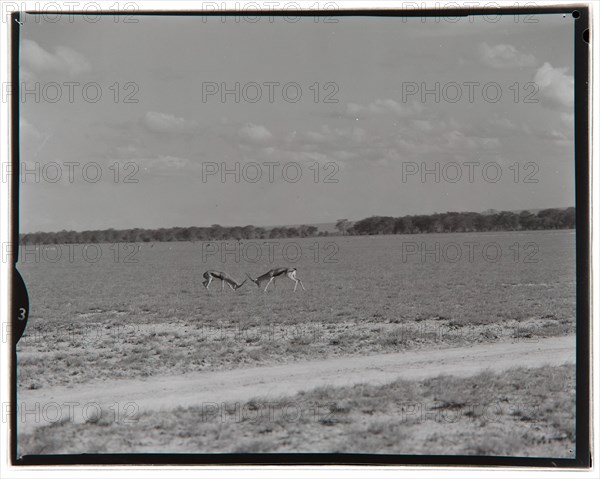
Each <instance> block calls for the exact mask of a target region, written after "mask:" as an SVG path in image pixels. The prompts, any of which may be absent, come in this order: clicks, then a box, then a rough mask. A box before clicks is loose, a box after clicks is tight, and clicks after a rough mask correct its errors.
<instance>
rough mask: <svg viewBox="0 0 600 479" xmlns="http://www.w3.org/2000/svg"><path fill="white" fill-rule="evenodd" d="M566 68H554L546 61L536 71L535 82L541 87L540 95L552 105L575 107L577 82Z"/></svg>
mask: <svg viewBox="0 0 600 479" xmlns="http://www.w3.org/2000/svg"><path fill="white" fill-rule="evenodd" d="M566 72H567V69H566V68H554V67H553V66H552V65H550V63H548V62H546V63H544V64H543V65H542V66H541V67H540V68H539V69H538V71H537V72H536V74H535V77H534V82H535V83H536V84H537V85H538V87H539V88H540V96H541V97H542V99H544V100H546V101H547V102H548V104H550V105H551V106H559V107H564V108H573V101H574V98H573V97H574V93H575V82H574V79H573V76H572V75H568V74H567V73H566Z"/></svg>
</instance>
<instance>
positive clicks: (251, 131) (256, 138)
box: [238, 123, 273, 143]
mask: <svg viewBox="0 0 600 479" xmlns="http://www.w3.org/2000/svg"><path fill="white" fill-rule="evenodd" d="M238 134H239V136H240V137H242V138H244V139H245V140H249V141H251V142H254V143H263V142H265V141H268V140H270V139H271V138H272V137H273V135H272V134H271V132H270V131H269V130H267V128H265V127H264V126H262V125H255V124H253V123H248V124H247V125H245V126H243V127H242V128H240V130H239V132H238Z"/></svg>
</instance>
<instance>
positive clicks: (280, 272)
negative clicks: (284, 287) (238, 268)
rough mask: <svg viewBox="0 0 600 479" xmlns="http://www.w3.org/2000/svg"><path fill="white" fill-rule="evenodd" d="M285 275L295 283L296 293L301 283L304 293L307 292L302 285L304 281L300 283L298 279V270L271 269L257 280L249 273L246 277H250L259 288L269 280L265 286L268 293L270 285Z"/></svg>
mask: <svg viewBox="0 0 600 479" xmlns="http://www.w3.org/2000/svg"><path fill="white" fill-rule="evenodd" d="M284 275H285V276H287V277H288V278H289V279H291V280H292V281H295V284H294V291H296V288H297V287H298V283H300V286H302V289H303V290H304V291H306V288H305V287H304V285H303V284H302V281H300V279H298V278H297V277H296V268H276V269H270V270H269V271H267V272H266V273H265V274H263V275H260V276H259V277H258V278H256V279H252V277H251V276H250V275H249V274H248V273H246V276H248V278H249V279H250V281H252V282H253V283H254V284H255V285H256V286H258V287H259V288H260V284H261V283H262V282H263V281H267V280H269V282H268V283H267V285H266V286H265V291H267V288H268V287H269V285H270V284H271V283H272V282H273V280H274V279H275V278H278V277H280V276H284Z"/></svg>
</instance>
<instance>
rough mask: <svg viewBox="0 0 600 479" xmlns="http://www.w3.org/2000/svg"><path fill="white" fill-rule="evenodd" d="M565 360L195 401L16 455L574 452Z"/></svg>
mask: <svg viewBox="0 0 600 479" xmlns="http://www.w3.org/2000/svg"><path fill="white" fill-rule="evenodd" d="M574 372H575V368H574V366H573V365H564V366H560V367H544V368H535V369H526V368H517V369H511V370H509V371H506V372H504V373H500V374H492V373H490V372H483V373H481V374H479V375H477V376H473V377H470V378H457V377H453V376H439V377H436V378H431V379H427V380H425V381H422V382H416V381H403V380H399V381H395V382H393V383H391V384H385V385H367V384H359V385H356V386H353V387H343V388H319V389H315V390H313V391H308V392H302V393H300V394H298V395H295V396H290V397H285V398H279V399H277V400H273V399H265V398H260V397H259V398H254V399H252V400H250V401H248V402H246V403H223V404H215V403H211V404H204V405H202V406H198V407H190V408H177V409H175V410H171V411H160V412H155V411H149V412H143V411H140V413H139V414H138V415H137V416H136V417H135V418H134V419H132V418H129V420H124V419H123V418H122V417H121V418H119V419H118V420H115V417H114V416H113V415H111V413H110V411H104V412H103V413H102V414H101V415H100V416H94V417H91V418H89V420H88V422H87V423H86V424H74V423H72V422H69V421H63V422H61V423H57V424H54V425H51V426H46V427H41V428H38V429H37V430H35V432H34V433H33V434H31V435H21V436H20V437H19V449H20V451H21V454H25V453H26V454H50V453H104V452H196V453H200V452H251V453H265V452H341V453H386V454H466V455H495V456H529V457H553V458H559V457H563V458H564V457H574V447H575V446H574V445H575V389H574V388H575V379H574V378H575V375H574Z"/></svg>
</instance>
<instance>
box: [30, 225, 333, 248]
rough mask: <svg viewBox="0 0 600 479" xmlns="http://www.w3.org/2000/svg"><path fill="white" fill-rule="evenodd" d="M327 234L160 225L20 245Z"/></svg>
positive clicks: (42, 237) (67, 234) (36, 238)
mask: <svg viewBox="0 0 600 479" xmlns="http://www.w3.org/2000/svg"><path fill="white" fill-rule="evenodd" d="M324 235H325V236H326V235H327V232H319V229H318V228H317V227H316V226H297V227H287V226H282V227H274V228H261V227H258V226H252V225H248V226H221V225H212V226H211V227H210V228H201V227H196V226H190V227H188V228H181V227H175V228H159V229H141V228H132V229H126V230H115V229H112V228H111V229H108V230H92V231H65V230H63V231H58V232H56V233H28V234H24V235H21V244H71V243H149V242H154V241H219V240H238V241H239V240H252V239H273V238H305V237H310V236H324Z"/></svg>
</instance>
